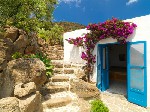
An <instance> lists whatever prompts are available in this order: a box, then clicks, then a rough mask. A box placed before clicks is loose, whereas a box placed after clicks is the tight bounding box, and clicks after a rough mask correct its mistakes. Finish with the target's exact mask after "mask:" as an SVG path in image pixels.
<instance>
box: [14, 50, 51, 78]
mask: <svg viewBox="0 0 150 112" xmlns="http://www.w3.org/2000/svg"><path fill="white" fill-rule="evenodd" d="M12 58H13V59H18V58H39V59H40V60H41V61H42V62H43V63H44V64H45V67H46V75H47V77H51V76H52V75H53V65H52V64H51V60H50V59H48V58H47V56H44V55H43V54H42V53H37V54H26V55H22V54H21V53H19V52H15V53H14V54H13V55H12Z"/></svg>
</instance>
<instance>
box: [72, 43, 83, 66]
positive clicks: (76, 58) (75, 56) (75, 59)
mask: <svg viewBox="0 0 150 112" xmlns="http://www.w3.org/2000/svg"><path fill="white" fill-rule="evenodd" d="M83 51H84V50H83V48H82V47H76V46H73V48H72V50H71V52H70V60H71V62H72V63H81V64H83V63H85V61H84V60H82V58H81V54H82V52H83Z"/></svg>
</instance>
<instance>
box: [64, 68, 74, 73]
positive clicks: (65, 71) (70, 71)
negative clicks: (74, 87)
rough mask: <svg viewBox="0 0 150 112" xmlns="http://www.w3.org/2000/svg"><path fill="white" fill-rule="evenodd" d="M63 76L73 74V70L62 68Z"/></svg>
mask: <svg viewBox="0 0 150 112" xmlns="http://www.w3.org/2000/svg"><path fill="white" fill-rule="evenodd" d="M64 74H74V69H73V68H64Z"/></svg>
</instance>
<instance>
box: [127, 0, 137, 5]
mask: <svg viewBox="0 0 150 112" xmlns="http://www.w3.org/2000/svg"><path fill="white" fill-rule="evenodd" d="M135 2H138V0H129V1H128V2H127V3H126V5H131V4H133V3H135Z"/></svg>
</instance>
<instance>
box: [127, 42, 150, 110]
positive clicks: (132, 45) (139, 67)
mask: <svg viewBox="0 0 150 112" xmlns="http://www.w3.org/2000/svg"><path fill="white" fill-rule="evenodd" d="M127 58H128V60H127V77H128V78H127V80H128V92H127V93H128V101H130V102H132V103H135V104H138V105H140V106H144V107H147V65H146V61H147V60H146V42H144V41H142V42H129V43H128V44H127Z"/></svg>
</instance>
